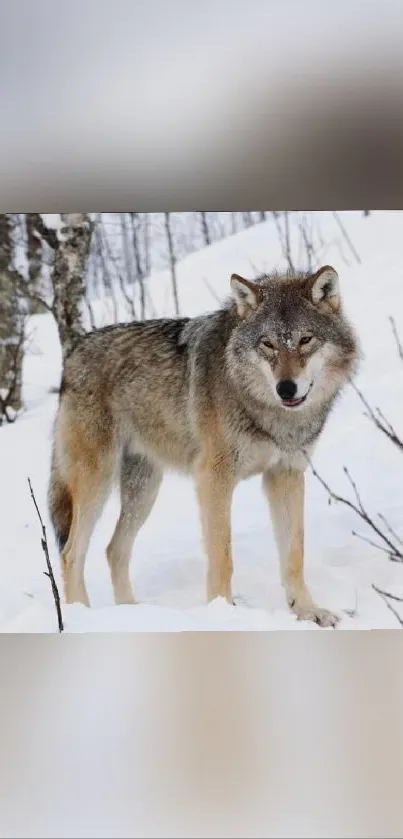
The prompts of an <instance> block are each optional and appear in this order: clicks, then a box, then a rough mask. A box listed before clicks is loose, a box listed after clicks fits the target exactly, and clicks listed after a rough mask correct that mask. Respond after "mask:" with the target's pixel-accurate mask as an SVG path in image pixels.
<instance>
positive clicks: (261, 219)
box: [259, 210, 267, 221]
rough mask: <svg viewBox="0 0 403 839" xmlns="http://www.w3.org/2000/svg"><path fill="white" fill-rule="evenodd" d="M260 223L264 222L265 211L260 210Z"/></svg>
mask: <svg viewBox="0 0 403 839" xmlns="http://www.w3.org/2000/svg"><path fill="white" fill-rule="evenodd" d="M259 216H260V221H266V216H267V212H266V210H261V211H260V213H259Z"/></svg>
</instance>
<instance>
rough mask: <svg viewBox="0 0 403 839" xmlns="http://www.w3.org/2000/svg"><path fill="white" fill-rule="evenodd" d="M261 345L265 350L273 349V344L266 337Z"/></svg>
mask: <svg viewBox="0 0 403 839" xmlns="http://www.w3.org/2000/svg"><path fill="white" fill-rule="evenodd" d="M262 346H263V347H265V348H266V350H274V347H273V344H272V343H271V341H268V340H267V339H265V340H264V341H262Z"/></svg>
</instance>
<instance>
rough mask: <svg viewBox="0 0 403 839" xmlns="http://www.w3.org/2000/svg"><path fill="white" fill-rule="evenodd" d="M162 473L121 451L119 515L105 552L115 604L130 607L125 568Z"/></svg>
mask: <svg viewBox="0 0 403 839" xmlns="http://www.w3.org/2000/svg"><path fill="white" fill-rule="evenodd" d="M162 476H163V473H162V471H161V469H159V467H158V466H155V465H154V464H153V463H152V462H151V461H150V460H149V459H148V458H147V457H145V456H143V455H139V454H130V453H129V452H127V451H125V452H124V454H123V457H122V465H121V474H120V496H121V511H120V516H119V520H118V523H117V525H116V528H115V532H114V534H113V536H112V539H111V541H110V543H109V545H108V548H107V558H108V564H109V568H110V572H111V579H112V586H113V591H114V596H115V603H117V604H120V603H134V602H135V599H134V594H133V589H132V586H131V583H130V576H129V568H130V559H131V553H132V548H133V543H134V540H135V538H136V536H137V534H138V532H139V530H140V528H141V527H142V526H143V524H145V522H146V520H147V518H148V516H149V515H150V513H151V510H152V508H153V506H154V503H155V501H156V499H157V495H158V490H159V488H160V486H161V481H162Z"/></svg>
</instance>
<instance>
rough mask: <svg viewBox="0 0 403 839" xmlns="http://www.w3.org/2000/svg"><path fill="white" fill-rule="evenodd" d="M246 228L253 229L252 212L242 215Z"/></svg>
mask: <svg viewBox="0 0 403 839" xmlns="http://www.w3.org/2000/svg"><path fill="white" fill-rule="evenodd" d="M242 219H243V223H244V227H253V217H252V213H251V212H247V213H242Z"/></svg>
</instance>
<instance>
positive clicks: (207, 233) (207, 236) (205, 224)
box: [200, 213, 211, 246]
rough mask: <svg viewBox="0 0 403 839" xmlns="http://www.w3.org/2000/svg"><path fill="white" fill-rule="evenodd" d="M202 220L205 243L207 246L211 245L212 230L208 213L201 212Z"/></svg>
mask: <svg viewBox="0 0 403 839" xmlns="http://www.w3.org/2000/svg"><path fill="white" fill-rule="evenodd" d="M200 221H201V227H202V233H203V239H204V244H205V245H206V246H208V245H211V236H210V230H209V226H208V220H207V213H200Z"/></svg>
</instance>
